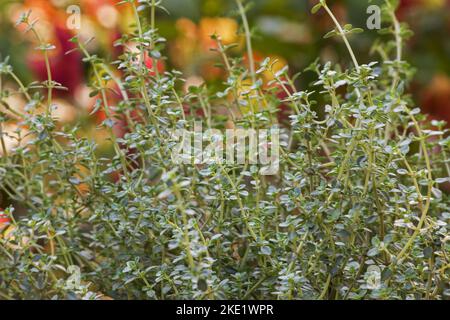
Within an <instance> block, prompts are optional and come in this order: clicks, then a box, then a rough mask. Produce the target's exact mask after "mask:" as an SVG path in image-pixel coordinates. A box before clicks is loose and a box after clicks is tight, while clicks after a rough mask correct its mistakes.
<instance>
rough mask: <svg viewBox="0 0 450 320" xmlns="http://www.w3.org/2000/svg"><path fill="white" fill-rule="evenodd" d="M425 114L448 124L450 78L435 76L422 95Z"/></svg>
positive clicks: (441, 75)
mask: <svg viewBox="0 0 450 320" xmlns="http://www.w3.org/2000/svg"><path fill="white" fill-rule="evenodd" d="M422 105H423V108H424V111H425V112H428V113H430V115H431V116H432V117H433V118H435V119H441V120H446V121H447V122H448V123H449V124H450V78H449V77H448V76H446V75H444V74H439V75H436V76H435V77H434V78H433V80H432V81H431V83H430V84H429V86H428V87H427V88H426V89H425V91H424V93H423V94H422Z"/></svg>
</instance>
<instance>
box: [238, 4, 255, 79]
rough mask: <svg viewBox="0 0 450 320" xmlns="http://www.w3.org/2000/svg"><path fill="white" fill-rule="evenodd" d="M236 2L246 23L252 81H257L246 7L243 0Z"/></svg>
mask: <svg viewBox="0 0 450 320" xmlns="http://www.w3.org/2000/svg"><path fill="white" fill-rule="evenodd" d="M236 4H237V6H238V8H239V13H240V15H241V18H242V24H243V25H244V31H245V40H246V43H247V55H248V62H249V64H250V75H251V77H252V82H253V83H256V71H255V61H254V57H253V49H252V39H251V32H250V27H249V24H248V20H247V16H246V14H245V9H244V7H243V6H242V0H236Z"/></svg>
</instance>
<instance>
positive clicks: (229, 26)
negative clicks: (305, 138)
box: [0, 0, 450, 135]
mask: <svg viewBox="0 0 450 320" xmlns="http://www.w3.org/2000/svg"><path fill="white" fill-rule="evenodd" d="M117 2H118V1H117V0H77V1H74V0H71V1H69V0H67V1H66V0H19V1H11V0H0V54H1V55H2V57H3V58H4V57H5V56H10V57H11V62H12V64H13V66H14V70H15V71H16V72H17V73H18V74H19V76H20V77H21V78H22V79H24V82H25V83H29V82H31V81H34V80H41V81H42V80H45V79H46V72H45V65H44V61H43V59H42V56H40V55H38V54H37V53H36V52H35V51H34V50H33V48H34V47H35V46H36V44H35V43H33V40H32V37H31V36H28V35H24V34H23V32H21V31H23V30H21V29H22V28H21V27H17V26H15V22H16V20H17V19H18V17H19V16H20V14H21V13H22V12H24V11H27V10H30V9H31V10H32V12H33V16H34V17H38V18H39V24H38V29H39V31H40V32H41V33H42V34H43V35H44V37H45V38H46V39H47V41H49V42H51V43H53V44H55V45H56V50H54V51H52V52H51V65H52V73H53V75H54V79H55V80H56V81H57V82H60V83H61V84H62V85H64V86H65V87H67V88H68V89H69V90H68V91H67V92H59V93H58V96H57V99H58V101H57V103H58V105H59V109H58V111H57V112H58V116H59V118H60V119H61V121H62V122H71V121H74V119H77V118H79V116H80V114H81V115H82V114H83V113H85V114H88V113H89V109H91V108H92V106H93V105H94V103H95V98H92V97H89V88H88V87H87V85H86V83H87V82H88V81H89V74H90V73H89V70H88V67H87V66H86V65H85V64H83V63H82V61H81V60H82V57H81V56H80V55H79V54H78V53H73V54H70V55H65V52H66V51H68V50H70V49H71V48H72V47H71V44H70V43H69V42H68V40H69V39H70V38H71V37H72V36H73V35H74V34H75V32H79V33H81V35H82V36H85V37H86V38H89V37H91V36H95V40H94V41H92V42H91V43H90V44H89V50H90V51H91V52H93V53H96V54H98V55H99V56H102V57H104V58H106V59H107V60H109V61H112V60H114V59H115V58H116V57H117V56H118V55H120V51H119V49H117V48H115V47H113V43H114V41H115V40H117V39H118V38H119V37H120V36H121V34H122V33H126V32H128V31H129V30H130V25H131V24H132V23H133V17H132V13H131V12H130V10H129V6H128V5H122V6H116V5H115V3H117ZM328 2H329V5H330V6H331V7H332V8H333V11H334V12H335V13H336V15H337V16H338V18H339V20H340V21H341V22H342V23H351V24H353V25H354V26H356V27H362V28H364V29H366V20H367V18H368V16H369V15H368V14H367V13H366V10H367V7H368V1H361V0H334V1H333V0H329V1H328ZM315 3H317V0H253V1H252V4H253V6H252V9H251V10H250V11H249V12H248V16H249V20H250V23H251V26H252V27H253V29H254V35H255V37H254V49H255V58H256V60H257V61H260V60H262V59H264V58H265V57H267V56H270V57H273V58H277V59H278V60H279V65H280V67H281V66H283V65H284V64H287V63H288V64H289V65H290V68H291V70H292V71H293V72H296V71H301V70H303V69H304V68H305V67H307V66H308V65H309V64H310V63H311V62H313V61H314V60H315V59H316V58H317V57H320V59H321V60H322V61H334V62H340V63H342V64H344V65H349V64H350V61H349V58H348V54H347V53H346V52H345V48H344V46H343V45H342V43H341V42H340V41H339V40H337V39H323V35H324V34H325V33H326V32H328V31H329V30H330V29H332V28H333V27H332V25H331V23H330V21H329V18H328V17H327V16H326V15H325V14H324V13H323V12H319V13H318V14H317V15H311V14H310V9H311V7H312V6H313V5H314V4H315ZM372 3H374V4H376V3H377V1H372ZM72 4H76V5H79V6H80V8H81V14H82V16H81V29H80V30H69V29H68V28H67V26H66V22H67V18H68V16H69V14H68V13H67V12H66V10H67V7H68V6H69V5H72ZM162 5H163V6H164V7H165V8H166V9H167V10H168V12H169V13H167V12H165V11H163V10H159V11H158V15H157V26H158V28H159V31H160V33H161V35H162V36H164V37H165V38H167V39H168V42H167V46H166V48H165V55H166V56H167V57H168V58H167V60H165V61H164V63H161V65H158V69H160V70H164V69H172V68H175V69H178V70H180V71H182V72H183V73H184V76H185V78H187V80H188V82H190V83H194V84H195V83H199V82H202V81H206V82H208V83H211V85H214V84H215V83H221V82H222V81H223V79H224V75H223V72H222V71H221V69H219V68H217V67H215V66H214V64H215V63H216V62H217V54H216V53H214V52H212V51H211V50H210V49H211V48H212V47H214V41H212V40H211V39H210V35H211V34H213V33H217V34H219V35H221V37H222V39H223V41H224V43H225V44H230V43H238V44H239V46H238V48H237V49H234V50H236V51H237V52H236V54H238V53H239V52H238V51H239V50H241V51H242V52H245V51H244V45H243V41H242V37H241V36H239V35H238V34H239V23H240V21H239V18H238V17H237V15H235V13H236V7H235V3H234V1H230V0H163V1H162ZM398 16H399V18H400V20H401V21H402V22H407V23H408V24H409V25H410V27H411V28H412V30H413V31H414V36H413V37H412V38H411V39H410V40H409V42H408V45H407V46H408V48H407V49H405V50H404V52H405V57H404V59H406V60H407V61H409V62H410V63H411V64H412V65H413V66H414V67H415V68H416V69H417V70H418V71H417V74H416V77H415V80H414V83H413V85H412V87H411V88H410V91H411V94H412V95H413V96H414V98H415V101H416V102H417V104H418V105H419V106H420V107H422V109H423V110H425V111H426V112H428V113H430V114H431V115H432V117H433V118H435V119H445V120H448V121H450V0H401V1H400V6H399V9H398ZM377 36H378V34H377V31H376V30H373V31H371V30H366V31H365V33H363V34H360V35H357V36H354V37H352V39H351V42H352V45H353V46H354V48H355V51H356V52H357V56H358V57H359V60H360V62H361V63H364V62H370V61H373V60H376V59H378V57H377V56H371V55H370V48H371V45H372V43H373V41H374V39H375V38H376V37H377ZM305 77H306V78H305ZM305 77H303V76H302V78H301V80H299V86H303V88H305V87H306V86H308V84H309V80H310V79H308V75H307V74H305ZM6 86H8V83H7V84H6ZM9 99H15V100H14V101H9V103H10V105H14V106H20V105H24V104H25V102H24V101H21V100H20V98H19V97H18V96H13V97H10V98H9ZM96 117H97V118H94V119H93V120H92V119H91V118H92V117H86V118H87V119H88V120H86V121H94V122H99V121H102V114H99V113H97V114H96ZM96 135H98V134H96Z"/></svg>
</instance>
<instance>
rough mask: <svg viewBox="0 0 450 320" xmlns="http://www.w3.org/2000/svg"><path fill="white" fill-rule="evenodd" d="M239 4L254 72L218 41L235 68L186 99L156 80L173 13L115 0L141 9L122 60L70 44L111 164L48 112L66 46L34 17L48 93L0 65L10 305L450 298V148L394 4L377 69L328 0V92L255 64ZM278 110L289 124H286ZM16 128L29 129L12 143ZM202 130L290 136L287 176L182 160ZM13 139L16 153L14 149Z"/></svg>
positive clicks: (142, 1)
mask: <svg viewBox="0 0 450 320" xmlns="http://www.w3.org/2000/svg"><path fill="white" fill-rule="evenodd" d="M235 1H236V8H237V12H238V15H239V17H240V18H241V20H242V22H243V30H244V34H243V37H244V38H245V40H246V41H245V42H246V49H247V56H248V57H249V59H246V60H244V59H243V58H242V57H241V56H236V54H235V51H232V50H231V48H232V46H225V45H223V43H222V42H221V38H220V35H213V39H214V41H215V42H216V47H215V48H216V49H215V51H216V53H217V59H218V61H220V64H221V66H220V67H221V68H223V69H224V72H226V78H225V79H224V83H223V85H222V87H221V88H219V89H212V88H209V87H208V86H207V85H206V84H203V85H200V86H195V87H190V88H189V90H188V91H187V92H186V91H184V90H183V83H184V80H183V75H182V74H180V73H179V72H177V71H175V70H174V71H165V72H158V70H157V69H156V68H150V70H149V68H148V67H147V64H146V63H145V60H146V59H147V58H148V59H150V60H151V62H152V63H151V65H152V66H156V65H157V63H158V61H159V60H162V59H164V55H163V53H164V46H165V40H164V39H163V38H162V37H161V36H160V35H159V34H158V29H157V23H156V21H155V17H156V14H155V12H156V11H157V10H162V9H163V7H162V4H161V2H160V1H155V0H139V1H138V4H137V3H136V1H134V0H124V1H120V2H118V5H126V6H131V7H132V9H133V12H134V16H135V25H134V30H135V31H134V32H133V33H131V34H127V35H124V36H123V37H122V38H121V39H120V40H118V41H117V42H116V45H117V46H120V47H123V54H122V55H121V56H120V57H119V59H118V60H117V61H112V62H108V61H105V60H103V59H101V58H100V57H98V56H96V55H93V54H92V53H90V52H89V50H88V49H87V43H88V42H89V40H87V39H81V38H79V37H74V38H73V39H72V41H73V42H74V43H75V44H76V45H77V48H78V49H77V50H79V51H80V52H81V53H82V54H83V55H84V62H85V63H86V64H88V66H89V70H90V71H89V72H90V74H91V75H92V77H91V79H92V82H91V83H90V86H91V89H92V96H96V97H98V99H97V102H96V105H95V110H99V109H101V110H103V111H104V112H105V114H106V120H105V121H104V122H103V123H102V125H101V127H102V129H103V130H106V131H107V132H108V137H107V139H108V141H109V142H110V145H111V150H113V153H111V154H106V155H105V154H104V153H101V152H100V151H99V146H98V143H97V142H95V141H94V140H93V139H90V138H88V137H85V136H83V134H82V131H81V130H80V126H79V125H75V126H73V125H70V126H67V125H66V126H62V125H61V124H59V123H58V121H57V120H56V119H54V117H53V116H52V112H53V110H54V108H55V107H57V106H55V105H54V102H53V96H54V92H55V91H56V90H61V89H63V88H62V86H61V85H60V84H58V83H56V82H55V81H53V80H52V74H51V68H50V60H49V51H51V50H53V49H54V47H53V46H52V45H51V44H48V43H45V42H44V41H43V40H42V38H41V37H40V35H39V33H38V32H37V30H36V28H35V24H36V23H37V21H35V20H32V19H31V16H30V14H29V13H25V14H24V15H22V17H21V18H20V21H19V22H18V23H20V24H25V25H26V26H27V32H31V33H33V34H34V36H35V37H36V39H37V41H39V42H40V45H39V47H38V48H37V50H39V51H41V52H42V54H43V56H44V57H45V61H46V66H47V72H48V79H47V80H46V81H44V82H41V83H38V82H35V83H31V84H25V83H22V82H21V80H20V79H19V77H17V75H16V74H15V73H14V70H13V68H12V66H11V65H10V64H9V62H8V59H7V58H6V59H4V60H3V61H2V62H1V63H0V75H1V79H2V80H3V82H0V91H1V95H0V101H1V104H2V113H1V120H0V121H1V122H0V133H1V142H2V143H1V150H2V157H1V160H0V182H1V183H0V186H1V189H2V192H3V194H4V202H7V203H9V204H10V206H9V207H7V208H6V209H5V210H4V211H3V212H4V215H6V216H7V217H8V218H9V221H10V222H9V225H8V226H6V227H5V226H4V225H3V226H2V228H3V230H2V236H1V238H0V298H2V299H36V298H39V299H106V298H113V299H445V298H448V296H449V295H450V292H449V289H450V288H449V279H450V278H449V266H450V265H449V263H450V253H449V249H450V243H449V242H450V241H449V240H450V238H449V233H448V229H449V224H448V223H449V218H450V202H449V195H448V193H446V192H445V191H444V188H443V187H444V186H445V185H446V184H448V183H449V182H450V181H449V176H450V167H449V160H448V157H447V153H448V152H449V146H450V138H449V135H448V130H447V129H446V125H445V123H443V122H437V121H434V122H432V123H430V122H428V121H427V120H426V117H425V115H423V114H421V113H420V109H419V108H417V107H416V106H415V104H414V101H412V100H411V98H410V96H409V95H408V93H407V88H408V83H409V81H410V80H411V79H412V76H413V69H412V67H411V66H410V65H409V64H408V63H407V62H406V61H404V60H403V51H404V50H403V47H402V45H403V43H404V41H405V40H406V39H407V37H408V36H409V34H410V32H409V30H408V29H407V27H406V26H405V25H403V24H401V23H399V21H398V20H397V18H396V17H395V1H391V0H386V1H385V3H384V5H383V20H384V23H385V25H386V26H387V27H386V28H385V29H383V30H382V32H381V33H382V36H381V40H380V41H379V42H376V43H375V44H374V47H373V53H374V56H376V57H379V61H376V62H370V63H363V62H361V61H359V60H358V56H357V53H356V52H354V51H353V49H352V47H351V38H350V37H352V36H353V35H352V34H354V33H359V32H360V31H362V30H360V29H357V28H353V27H352V26H351V25H344V26H342V25H341V24H340V22H339V21H338V19H337V18H336V17H335V16H334V14H333V12H332V11H331V9H330V7H329V6H328V5H327V3H326V1H325V0H320V1H319V3H318V4H317V5H316V6H314V8H313V9H312V11H313V13H316V12H318V11H319V10H320V11H323V12H325V13H326V14H327V15H328V16H329V17H330V19H331V21H333V23H334V24H335V28H334V30H332V31H331V32H330V33H328V34H327V37H331V36H336V37H340V38H341V39H342V40H343V45H345V46H346V48H347V49H348V53H349V56H350V58H351V61H352V65H349V66H341V65H333V64H332V63H330V62H325V63H320V62H319V61H316V62H313V63H312V64H311V65H310V66H309V68H308V69H307V70H305V72H313V73H314V74H315V76H316V77H317V80H316V81H315V82H314V83H312V84H311V85H310V86H305V85H302V86H301V87H302V88H301V89H298V87H297V83H298V82H297V81H296V79H297V78H298V76H299V75H292V74H291V72H289V69H288V68H287V67H286V68H284V69H282V70H279V71H275V70H274V68H273V65H274V63H275V62H276V61H272V60H270V59H266V60H264V61H263V62H262V63H260V64H257V63H256V62H255V61H254V59H253V52H252V46H251V43H252V42H251V41H252V34H251V31H250V26H249V23H248V21H247V18H246V10H247V8H246V7H245V4H243V3H242V1H241V0H235ZM130 43H135V44H136V48H137V50H128V46H129V44H130ZM68 54H70V53H68ZM263 74H270V75H271V79H272V80H271V81H270V82H268V83H267V81H265V80H263ZM300 77H301V75H300ZM5 79H9V80H10V81H13V82H15V83H16V85H17V88H18V89H17V91H12V90H11V89H7V88H6V87H5V86H4V85H2V83H3V84H4V80H5ZM111 88H115V89H111ZM12 95H21V96H23V97H24V98H25V99H26V100H27V105H26V108H25V109H24V110H23V111H19V110H17V108H15V106H13V105H8V103H7V102H6V100H7V99H6V98H8V97H9V96H12ZM112 97H114V99H113V98H112ZM117 97H120V99H117ZM117 100H119V102H118V103H116V102H113V101H117ZM281 105H286V106H288V107H289V110H290V116H289V120H288V121H281V120H280V119H279V117H278V116H277V115H278V114H279V112H280V106H281ZM223 110H225V111H223ZM224 115H225V116H224ZM11 120H15V121H20V128H23V129H19V130H17V132H15V133H14V135H12V136H7V134H6V132H5V131H4V130H3V128H4V126H5V125H6V124H7V123H8V122H9V121H11ZM194 120H197V121H199V120H200V121H203V123H204V126H206V127H208V128H216V129H225V128H227V127H232V128H247V129H248V128H251V129H255V130H256V129H267V128H273V127H281V128H283V130H284V131H283V132H284V133H283V135H282V143H281V148H280V155H281V156H280V163H279V166H280V170H279V172H278V174H276V175H272V176H262V175H260V174H259V168H258V166H256V165H252V164H250V163H246V164H245V165H237V164H232V163H226V162H223V163H221V162H217V163H206V164H205V163H203V164H197V163H194V162H192V163H191V164H174V163H173V162H172V160H171V152H172V150H173V149H174V146H175V145H176V143H177V141H175V139H174V137H173V135H172V134H171V133H172V132H173V130H174V129H192V128H193V126H194ZM118 121H122V122H125V123H126V130H127V133H126V134H125V135H123V136H118V135H116V134H115V133H114V130H113V129H114V126H115V125H116V123H117V122H118ZM25 129H26V130H25ZM9 135H11V134H9ZM6 139H10V140H11V139H12V140H17V141H16V142H17V147H16V148H14V149H13V150H9V151H8V150H7V148H6V143H5V140H6ZM113 176H114V177H116V178H115V179H114V178H112V177H113ZM19 208H20V211H21V212H22V213H21V214H20V215H16V214H15V209H16V212H18V211H19Z"/></svg>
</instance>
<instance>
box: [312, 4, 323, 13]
mask: <svg viewBox="0 0 450 320" xmlns="http://www.w3.org/2000/svg"><path fill="white" fill-rule="evenodd" d="M321 8H322V3H318V4H316V5H315V6H314V7H312V9H311V13H312V14H316V13H317V12H318V11H319V10H320V9H321Z"/></svg>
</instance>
